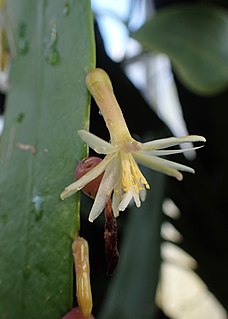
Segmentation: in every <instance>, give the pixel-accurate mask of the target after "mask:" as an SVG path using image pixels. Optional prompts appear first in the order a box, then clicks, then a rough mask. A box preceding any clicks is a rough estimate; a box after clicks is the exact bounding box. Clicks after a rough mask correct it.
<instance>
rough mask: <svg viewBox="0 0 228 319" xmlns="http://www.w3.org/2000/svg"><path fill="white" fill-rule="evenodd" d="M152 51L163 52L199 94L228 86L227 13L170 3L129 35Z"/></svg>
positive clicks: (198, 5) (182, 77)
mask: <svg viewBox="0 0 228 319" xmlns="http://www.w3.org/2000/svg"><path fill="white" fill-rule="evenodd" d="M133 36H134V38H135V39H137V40H138V41H139V42H141V43H142V45H143V46H144V47H145V48H147V49H149V50H152V51H157V52H162V53H166V54H167V55H168V56H169V58H170V59H171V61H172V63H173V66H174V68H175V70H176V72H177V74H178V76H179V77H180V79H181V80H182V81H183V83H184V84H185V85H186V86H187V87H188V88H189V89H191V90H193V91H194V92H196V93H199V94H203V95H204V94H205V95H210V94H215V93H218V92H219V91H221V90H223V89H224V88H226V87H227V86H228V13H227V10H225V9H222V8H219V7H216V6H212V5H208V4H205V5H201V4H190V5H181V6H180V5H179V6H170V7H169V8H167V9H163V10H161V11H159V12H158V13H157V14H155V16H154V17H152V18H151V19H150V20H149V21H148V22H146V23H145V25H144V26H143V27H142V28H141V29H140V30H139V31H137V32H136V33H134V34H133Z"/></svg>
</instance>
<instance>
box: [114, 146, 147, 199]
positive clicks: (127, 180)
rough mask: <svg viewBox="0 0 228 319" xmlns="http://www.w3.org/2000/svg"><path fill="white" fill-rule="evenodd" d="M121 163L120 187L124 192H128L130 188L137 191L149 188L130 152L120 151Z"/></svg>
mask: <svg viewBox="0 0 228 319" xmlns="http://www.w3.org/2000/svg"><path fill="white" fill-rule="evenodd" d="M120 156H121V164H122V174H121V175H122V187H123V190H124V192H126V193H127V192H128V191H129V190H130V189H134V190H135V192H137V193H139V192H140V191H141V190H143V189H144V186H143V185H145V186H146V188H148V189H149V188H150V185H149V184H148V182H147V180H146V179H145V177H144V176H143V174H142V173H141V171H140V169H139V167H138V165H137V164H136V162H135V160H134V158H133V156H132V154H131V153H125V152H120Z"/></svg>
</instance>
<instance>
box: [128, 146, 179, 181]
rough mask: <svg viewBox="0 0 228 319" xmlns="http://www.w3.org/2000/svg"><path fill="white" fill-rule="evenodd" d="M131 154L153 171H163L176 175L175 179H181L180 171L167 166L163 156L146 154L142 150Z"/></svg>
mask: <svg viewBox="0 0 228 319" xmlns="http://www.w3.org/2000/svg"><path fill="white" fill-rule="evenodd" d="M133 156H134V158H135V160H136V161H138V162H139V163H141V164H143V165H144V166H147V167H149V168H151V169H153V170H155V171H158V172H162V173H165V174H167V175H169V176H173V177H176V179H178V180H179V181H181V180H182V179H183V175H182V174H181V173H180V172H178V170H176V169H174V168H171V167H170V166H168V165H167V163H166V162H164V161H167V160H165V159H163V158H160V157H155V156H150V155H146V154H145V153H143V152H135V153H134V154H133ZM167 162H170V161H167ZM175 164H176V163H175Z"/></svg>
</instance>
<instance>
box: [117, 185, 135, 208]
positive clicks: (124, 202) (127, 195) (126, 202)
mask: <svg viewBox="0 0 228 319" xmlns="http://www.w3.org/2000/svg"><path fill="white" fill-rule="evenodd" d="M132 196H133V194H132V188H131V189H129V191H128V192H127V193H125V194H124V196H123V198H122V200H121V202H120V204H119V207H118V209H119V210H120V211H124V210H125V209H126V208H127V206H128V205H129V203H130V201H131V199H132Z"/></svg>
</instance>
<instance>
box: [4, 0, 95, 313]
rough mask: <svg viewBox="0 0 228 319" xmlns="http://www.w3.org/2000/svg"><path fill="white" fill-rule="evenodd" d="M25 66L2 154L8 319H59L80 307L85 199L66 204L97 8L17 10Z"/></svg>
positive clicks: (14, 73) (19, 68)
mask: <svg viewBox="0 0 228 319" xmlns="http://www.w3.org/2000/svg"><path fill="white" fill-rule="evenodd" d="M8 4H9V12H10V13H11V17H12V18H13V21H11V26H12V28H13V29H14V28H15V32H14V42H15V44H16V47H17V57H16V58H15V60H14V61H13V65H12V69H11V76H10V92H9V95H8V101H7V112H6V118H5V128H4V134H3V137H2V141H1V142H2V143H1V154H0V161H1V166H0V201H1V205H0V256H1V260H0V300H1V302H0V317H1V318H2V319H3V318H4V319H13V318H18V319H20V318H21V319H22V318H23V319H26V318H33V319H36V318H37V319H38V318H39V319H40V318H52V319H59V318H61V316H62V315H63V314H64V313H66V311H67V310H68V309H69V308H71V306H72V301H73V288H72V283H73V277H72V275H73V263H72V257H71V242H72V239H73V238H74V236H75V233H76V231H77V230H78V229H79V198H77V200H76V201H75V197H74V198H73V197H72V198H70V199H68V200H66V201H64V202H63V201H61V200H60V197H59V195H60V193H61V191H62V190H63V189H64V187H65V186H67V185H68V184H69V183H71V182H72V181H73V178H74V177H73V171H74V166H75V164H76V162H77V161H78V160H79V159H80V158H81V157H82V156H83V155H85V151H86V149H85V147H83V143H82V142H81V140H80V139H79V137H78V135H77V130H78V129H80V128H87V127H88V116H89V96H88V92H87V90H86V87H85V85H84V78H85V74H86V73H87V72H88V70H89V69H91V68H92V67H94V39H93V20H92V14H91V8H90V1H88V0H75V1H73V0H72V1H71V0H69V1H67V2H64V1H61V0H56V1H45V0H40V1H30V0H21V1H17V0H12V1H10V2H9V3H8Z"/></svg>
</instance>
